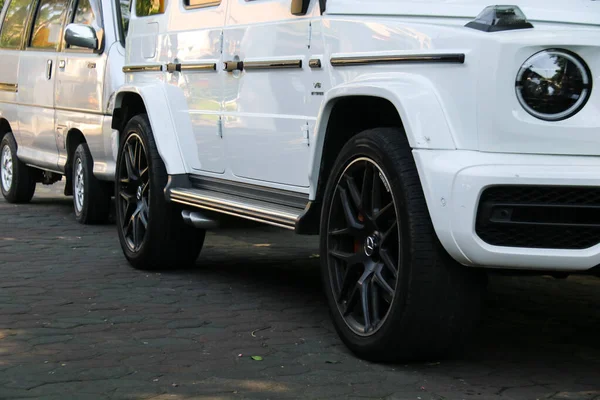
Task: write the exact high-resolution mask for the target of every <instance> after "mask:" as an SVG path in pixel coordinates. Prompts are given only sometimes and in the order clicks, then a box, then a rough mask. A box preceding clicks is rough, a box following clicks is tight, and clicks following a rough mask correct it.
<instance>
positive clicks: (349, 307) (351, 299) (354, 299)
mask: <svg viewBox="0 0 600 400" xmlns="http://www.w3.org/2000/svg"><path fill="white" fill-rule="evenodd" d="M359 294H360V289H359V288H358V285H354V287H353V288H352V291H351V292H350V295H349V296H348V301H346V308H345V309H344V311H343V313H342V314H344V317H347V316H348V315H350V314H351V313H352V311H354V307H355V306H356V304H357V303H358V300H359V298H360V296H359Z"/></svg>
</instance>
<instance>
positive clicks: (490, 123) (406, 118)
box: [115, 0, 600, 271]
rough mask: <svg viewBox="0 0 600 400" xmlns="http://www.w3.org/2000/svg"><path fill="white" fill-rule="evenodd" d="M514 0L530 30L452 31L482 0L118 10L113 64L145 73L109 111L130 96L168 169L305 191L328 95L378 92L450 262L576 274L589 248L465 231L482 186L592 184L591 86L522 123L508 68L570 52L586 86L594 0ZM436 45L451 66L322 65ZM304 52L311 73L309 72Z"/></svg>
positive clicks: (595, 253) (596, 162)
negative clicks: (409, 155) (567, 105)
mask: <svg viewBox="0 0 600 400" xmlns="http://www.w3.org/2000/svg"><path fill="white" fill-rule="evenodd" d="M517 3H518V4H519V5H520V6H521V9H522V10H523V11H524V12H525V14H526V15H527V16H528V17H529V19H530V20H531V21H533V23H534V25H535V28H534V29H526V30H517V31H505V32H495V33H486V32H481V31H478V30H474V29H469V28H466V27H465V26H464V25H465V24H466V23H467V22H469V21H470V20H472V19H473V18H474V17H475V16H476V15H478V14H479V12H480V11H482V10H483V9H484V8H485V7H486V6H488V5H489V4H488V3H487V2H485V1H483V0H472V1H469V0H458V1H444V0H429V1H397V0H376V1H364V0H329V1H328V2H327V10H326V12H325V13H324V15H321V13H320V10H319V7H318V1H317V0H313V1H312V2H311V4H310V7H309V11H308V13H307V14H306V15H304V16H292V15H291V14H290V12H289V1H283V0H270V1H261V2H247V1H244V0H223V1H222V2H221V3H220V5H218V6H215V7H206V8H199V9H193V10H188V9H186V8H185V7H184V6H183V4H182V3H181V2H180V1H173V2H169V4H168V6H167V9H166V13H165V14H164V15H157V16H151V17H144V18H138V19H133V20H132V28H131V30H130V37H129V39H128V40H129V43H135V44H136V46H131V51H129V52H128V54H127V60H126V64H127V65H132V66H151V67H157V68H159V69H160V70H159V71H154V72H143V71H141V72H135V73H130V74H128V75H127V78H126V80H127V85H126V86H124V87H122V88H121V89H120V90H119V93H118V95H117V100H116V103H115V107H119V106H120V105H121V103H120V102H121V101H122V99H123V96H124V95H126V94H127V93H139V94H140V96H141V97H142V98H143V101H144V104H145V106H146V109H147V111H148V115H149V117H150V120H151V123H152V126H153V131H154V134H155V139H156V142H157V146H158V150H159V153H160V154H161V156H162V158H163V160H164V162H165V164H166V167H167V172H168V173H169V174H171V175H176V174H194V175H199V176H206V177H217V178H220V179H222V180H225V181H229V182H241V183H246V184H251V185H254V186H255V187H257V188H261V187H263V188H272V189H283V190H288V191H292V192H295V193H304V194H308V195H309V199H310V200H316V199H317V195H318V191H317V189H318V185H319V179H320V177H321V172H322V171H321V166H322V163H321V161H322V153H323V147H324V142H325V140H326V133H327V123H328V118H329V115H330V113H331V110H332V108H333V107H335V104H336V102H337V101H338V100H339V99H342V98H345V97H350V96H372V97H378V98H383V99H386V100H388V101H389V102H390V103H391V104H392V105H394V107H395V108H396V110H397V111H398V113H399V115H400V117H401V119H402V123H403V126H404V128H405V131H406V135H407V137H408V140H409V143H410V145H411V147H412V148H413V149H414V155H415V160H416V163H417V168H418V172H419V175H420V177H421V181H422V183H423V190H424V192H425V197H426V201H427V204H428V207H429V210H430V214H431V217H432V221H433V224H434V227H435V230H436V233H437V235H438V237H439V238H440V240H441V242H442V244H443V245H444V247H445V248H446V250H447V251H448V252H449V253H450V254H451V255H452V256H453V257H454V258H455V259H456V260H458V261H459V262H461V263H463V264H465V265H469V266H477V267H510V268H519V269H538V270H570V271H581V270H586V269H589V268H591V267H593V266H595V265H598V264H600V245H598V246H594V247H592V248H588V249H584V250H546V249H543V250H540V249H529V248H512V247H498V246H490V245H487V244H486V243H484V242H483V241H482V240H481V239H479V238H478V237H477V235H476V233H475V230H474V229H475V228H474V226H475V222H474V221H475V213H476V211H477V204H478V203H477V202H478V200H479V197H480V195H481V192H482V191H483V190H484V189H485V188H486V187H488V186H489V185H492V184H517V183H518V184H527V185H544V184H560V185H567V186H568V185H580V186H598V185H600V178H597V176H600V174H599V173H600V158H598V157H597V156H598V155H599V153H600V151H599V150H598V148H597V147H598V146H596V144H597V142H598V139H597V135H598V133H599V132H600V109H599V108H600V92H599V91H598V90H592V97H591V98H590V99H589V101H588V103H587V105H586V106H585V108H584V109H582V110H581V111H580V112H579V113H578V114H577V115H575V116H573V117H571V118H569V119H566V120H564V121H560V122H546V121H542V120H538V119H535V118H534V117H532V116H531V115H529V114H528V113H527V112H526V111H525V110H524V109H523V108H522V107H521V105H520V104H519V103H518V101H517V98H516V96H515V78H516V74H517V71H518V69H519V68H520V66H521V65H522V64H523V62H524V61H525V60H526V59H527V58H529V57H530V56H532V55H533V54H535V53H536V52H538V51H540V50H543V49H547V48H554V47H560V48H564V49H566V50H571V51H573V52H575V53H577V54H579V55H580V56H581V57H582V58H583V59H584V60H585V62H586V63H587V64H588V66H589V68H590V70H591V72H592V78H593V80H594V81H595V82H600V51H599V50H600V28H599V27H598V26H597V25H599V21H600V18H599V16H600V2H597V1H596V2H594V1H591V0H576V1H573V2H569V3H568V5H565V2H564V1H541V0H523V1H519V2H517ZM221 19H223V21H224V22H223V26H219V25H218V22H219V21H221ZM221 34H222V35H223V39H222V40H223V43H222V44H221ZM152 45H154V46H155V48H156V51H153V50H152V49H151V47H152ZM221 45H222V48H223V51H222V53H221V52H220V51H219V49H220V47H221ZM436 54H464V57H465V61H464V63H438V64H433V63H431V64H426V63H425V64H423V63H416V64H411V63H398V64H394V63H390V64H372V65H352V66H334V65H332V64H331V62H330V60H331V58H336V57H357V58H365V57H374V56H375V57H382V56H403V55H436ZM238 59H239V60H242V61H244V62H250V63H251V62H256V61H260V62H268V61H282V60H285V61H289V60H301V61H302V68H297V69H282V70H277V69H271V70H265V71H260V70H245V71H243V72H241V73H239V72H233V73H231V72H226V71H223V63H224V62H225V61H233V60H238ZM314 59H319V60H321V65H322V67H321V68H316V69H313V68H309V66H308V61H309V60H314ZM171 63H181V64H182V65H185V64H194V63H204V64H209V63H214V64H216V65H217V70H216V71H209V70H204V71H181V72H177V71H174V72H167V65H168V64H171ZM161 96H162V97H161ZM306 129H308V140H307V139H306V136H305V135H304V133H305V132H306ZM221 134H222V137H221ZM595 176H596V177H595ZM442 199H443V202H444V203H445V206H443V207H442V206H441V205H440V204H441V203H442Z"/></svg>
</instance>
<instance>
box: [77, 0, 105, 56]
mask: <svg viewBox="0 0 600 400" xmlns="http://www.w3.org/2000/svg"><path fill="white" fill-rule="evenodd" d="M100 15H101V12H100V10H99V9H98V7H97V3H96V2H95V0H79V1H78V2H77V8H76V9H75V16H74V17H73V23H74V24H82V25H89V26H91V27H93V28H94V29H95V30H96V34H97V35H98V40H99V41H100V43H102V36H103V33H104V29H103V28H102V20H101V17H100ZM69 48H75V49H76V48H78V47H77V46H69Z"/></svg>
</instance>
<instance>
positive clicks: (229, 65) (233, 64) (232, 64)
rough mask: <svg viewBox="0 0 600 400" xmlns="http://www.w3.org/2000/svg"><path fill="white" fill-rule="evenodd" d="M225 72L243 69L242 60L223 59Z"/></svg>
mask: <svg viewBox="0 0 600 400" xmlns="http://www.w3.org/2000/svg"><path fill="white" fill-rule="evenodd" d="M223 69H224V70H225V71H227V72H233V71H242V70H243V69H244V62H243V61H225V68H223Z"/></svg>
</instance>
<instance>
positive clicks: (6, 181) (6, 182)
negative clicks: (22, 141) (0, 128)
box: [0, 145, 13, 192]
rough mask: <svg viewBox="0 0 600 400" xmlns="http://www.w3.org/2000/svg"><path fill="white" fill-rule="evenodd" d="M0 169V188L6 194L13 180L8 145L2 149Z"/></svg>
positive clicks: (10, 154) (10, 153)
mask: <svg viewBox="0 0 600 400" xmlns="http://www.w3.org/2000/svg"><path fill="white" fill-rule="evenodd" d="M0 168H1V170H2V172H1V173H0V174H1V176H2V177H1V179H2V188H3V189H4V191H5V192H8V191H9V190H10V188H11V186H12V180H13V161H12V151H10V147H8V145H6V146H4V148H3V149H2V159H1V160H0Z"/></svg>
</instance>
